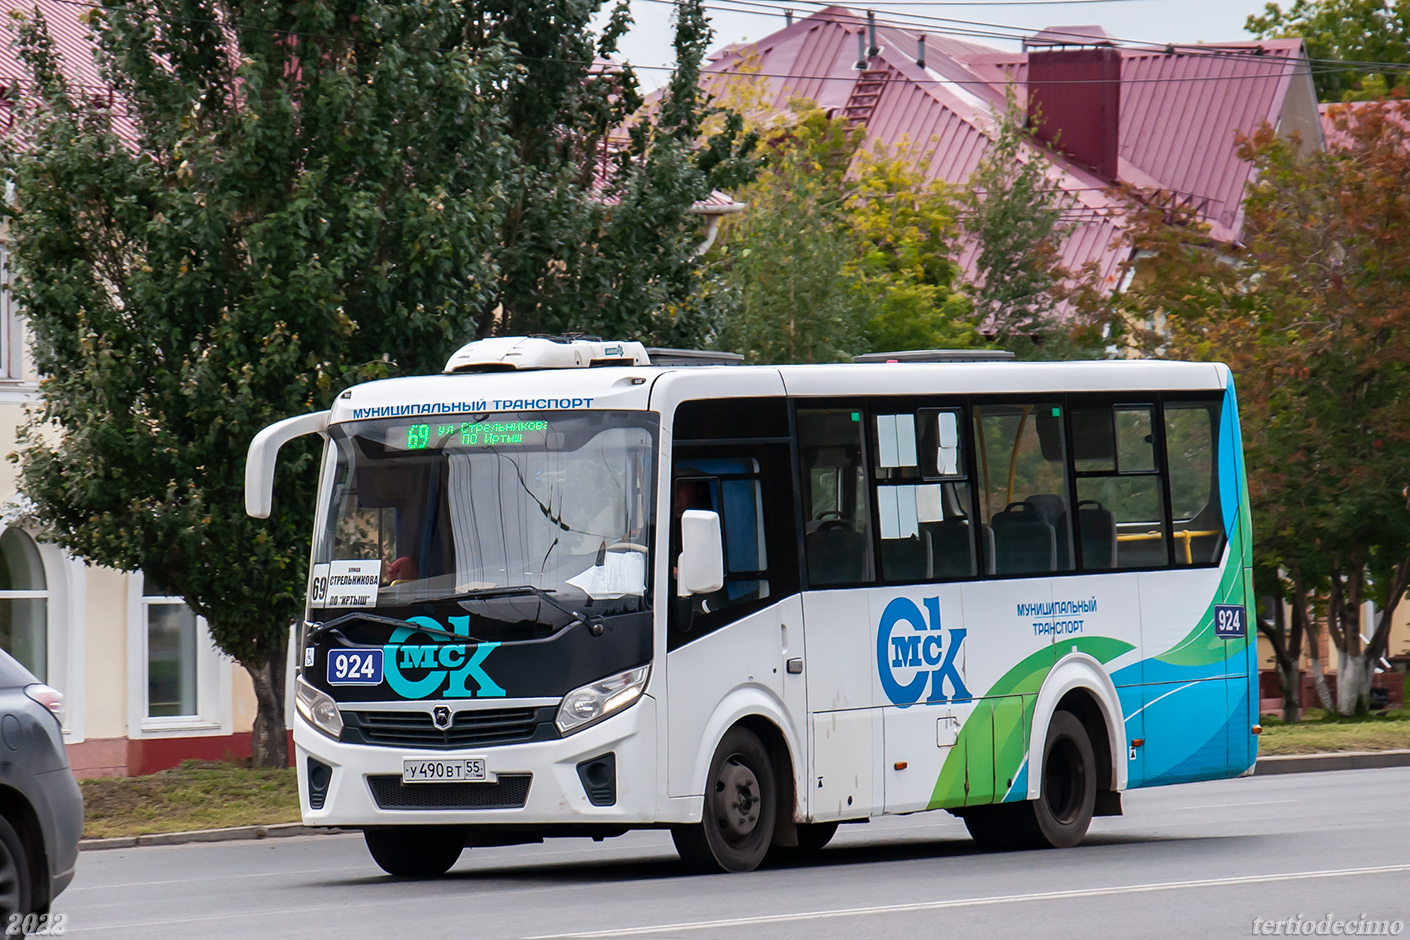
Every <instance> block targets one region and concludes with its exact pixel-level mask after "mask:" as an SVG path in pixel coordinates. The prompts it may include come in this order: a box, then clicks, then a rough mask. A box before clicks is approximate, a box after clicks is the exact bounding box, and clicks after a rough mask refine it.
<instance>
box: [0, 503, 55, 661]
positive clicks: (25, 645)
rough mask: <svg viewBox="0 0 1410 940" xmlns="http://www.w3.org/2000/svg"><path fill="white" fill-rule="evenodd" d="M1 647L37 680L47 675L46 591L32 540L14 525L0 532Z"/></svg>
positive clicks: (47, 602)
mask: <svg viewBox="0 0 1410 940" xmlns="http://www.w3.org/2000/svg"><path fill="white" fill-rule="evenodd" d="M0 648H3V649H4V650H5V651H6V652H7V653H9V654H10V655H11V656H13V657H15V659H17V660H19V661H20V663H21V664H22V665H23V666H24V667H25V668H26V669H28V670H29V671H30V672H32V673H34V674H35V675H36V676H38V677H39V678H40V679H42V680H44V681H48V678H49V656H48V651H49V590H48V583H47V582H46V581H45V579H44V563H43V562H42V561H40V558H39V549H38V548H37V547H36V546H35V544H34V540H33V539H31V538H30V537H29V536H28V535H25V534H24V532H22V531H20V530H19V529H16V528H13V527H11V528H8V529H6V530H5V532H4V534H3V535H0Z"/></svg>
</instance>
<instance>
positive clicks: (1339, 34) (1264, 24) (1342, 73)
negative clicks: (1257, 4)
mask: <svg viewBox="0 0 1410 940" xmlns="http://www.w3.org/2000/svg"><path fill="white" fill-rule="evenodd" d="M1244 29H1246V30H1248V31H1249V32H1250V33H1253V34H1254V35H1255V36H1258V37H1259V38H1261V39H1275V38H1284V37H1290V36H1300V37H1301V38H1302V40H1303V42H1304V44H1305V45H1306V46H1307V54H1308V56H1310V57H1311V58H1312V59H1314V60H1317V59H1335V60H1347V61H1351V62H1364V63H1367V65H1365V66H1361V67H1352V66H1346V67H1341V68H1338V67H1337V66H1336V65H1335V64H1333V63H1331V62H1316V61H1314V62H1313V66H1314V68H1313V75H1312V80H1313V81H1314V82H1315V83H1316V85H1317V95H1318V97H1319V98H1321V100H1323V101H1350V100H1357V99H1366V98H1379V97H1381V96H1382V95H1384V94H1385V93H1386V92H1387V91H1388V90H1389V89H1391V88H1397V87H1399V88H1405V87H1406V86H1407V83H1406V78H1405V70H1404V69H1403V68H1400V69H1397V68H1395V66H1397V65H1399V66H1406V65H1410V4H1407V3H1406V2H1405V0H1398V2H1393V3H1388V2H1386V0H1293V2H1292V3H1291V4H1290V5H1289V6H1288V8H1287V9H1286V10H1285V9H1283V7H1282V6H1281V5H1279V4H1277V3H1268V4H1265V5H1264V7H1263V15H1262V16H1250V17H1249V18H1248V20H1247V21H1246V22H1245V24H1244Z"/></svg>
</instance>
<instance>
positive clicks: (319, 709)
mask: <svg viewBox="0 0 1410 940" xmlns="http://www.w3.org/2000/svg"><path fill="white" fill-rule="evenodd" d="M294 706H295V707H296V708H298V710H299V714H300V715H303V716H304V720H305V721H307V722H308V723H309V724H311V725H313V726H314V727H315V728H317V729H318V730H319V731H322V732H323V733H324V734H326V735H328V737H330V738H332V739H333V740H335V741H336V740H338V737H339V736H340V735H342V733H343V716H342V715H340V714H338V703H337V702H335V701H333V699H332V697H331V696H328V695H325V694H324V693H322V692H320V691H318V690H317V689H315V688H314V687H313V686H311V685H309V684H308V683H307V682H305V681H304V677H303V676H298V677H296V678H295V679H294Z"/></svg>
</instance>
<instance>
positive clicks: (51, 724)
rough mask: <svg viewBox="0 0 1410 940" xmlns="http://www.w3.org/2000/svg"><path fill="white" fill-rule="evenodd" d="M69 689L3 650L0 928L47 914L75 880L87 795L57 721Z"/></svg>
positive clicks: (0, 662)
mask: <svg viewBox="0 0 1410 940" xmlns="http://www.w3.org/2000/svg"><path fill="white" fill-rule="evenodd" d="M62 706H63V696H62V695H60V694H59V693H58V692H56V691H54V690H53V689H51V688H49V686H47V685H45V684H44V683H42V682H40V681H39V680H38V679H36V678H35V677H34V674H33V673H31V672H30V671H29V670H28V669H26V668H24V667H23V666H21V665H20V664H19V663H18V662H16V661H15V659H14V658H13V657H12V656H10V655H9V654H8V653H5V652H3V651H0V929H3V928H4V926H6V925H9V924H11V922H12V920H13V918H12V917H11V915H13V914H21V915H23V914H30V913H38V914H43V913H45V912H47V911H48V910H49V907H50V905H51V904H52V903H53V901H54V898H56V897H58V895H59V892H60V891H63V890H64V888H66V887H68V883H69V882H70V881H72V880H73V866H74V862H75V860H76V859H77V858H78V840H79V836H81V835H82V833H83V794H82V793H80V792H79V789H78V783H77V782H76V781H75V780H74V779H73V771H72V770H70V769H69V760H68V755H67V754H66V753H65V752H64V736H63V731H62V727H61V725H60V723H59V712H60V710H61V708H62Z"/></svg>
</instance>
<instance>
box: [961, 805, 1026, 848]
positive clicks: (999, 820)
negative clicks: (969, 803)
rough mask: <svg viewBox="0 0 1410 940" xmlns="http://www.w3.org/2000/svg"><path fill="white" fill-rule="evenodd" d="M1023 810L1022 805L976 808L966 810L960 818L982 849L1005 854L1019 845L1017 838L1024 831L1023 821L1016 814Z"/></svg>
mask: <svg viewBox="0 0 1410 940" xmlns="http://www.w3.org/2000/svg"><path fill="white" fill-rule="evenodd" d="M1023 809H1025V807H1023V805H1022V804H1020V803H1007V804H1004V803H1000V804H997V805H994V806H975V807H973V808H971V809H967V810H965V811H964V813H963V814H962V815H961V816H960V818H961V819H963V820H964V827H965V828H966V829H968V830H969V835H970V838H972V839H973V840H974V842H975V844H976V845H978V846H979V847H980V848H981V849H984V850H986V851H990V852H1004V851H1007V850H1008V849H1011V848H1013V847H1014V846H1015V845H1016V844H1017V836H1018V834H1019V833H1021V832H1022V831H1023V820H1022V819H1021V818H1020V817H1019V814H1018V813H1017V812H1015V810H1019V811H1022V810H1023Z"/></svg>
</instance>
